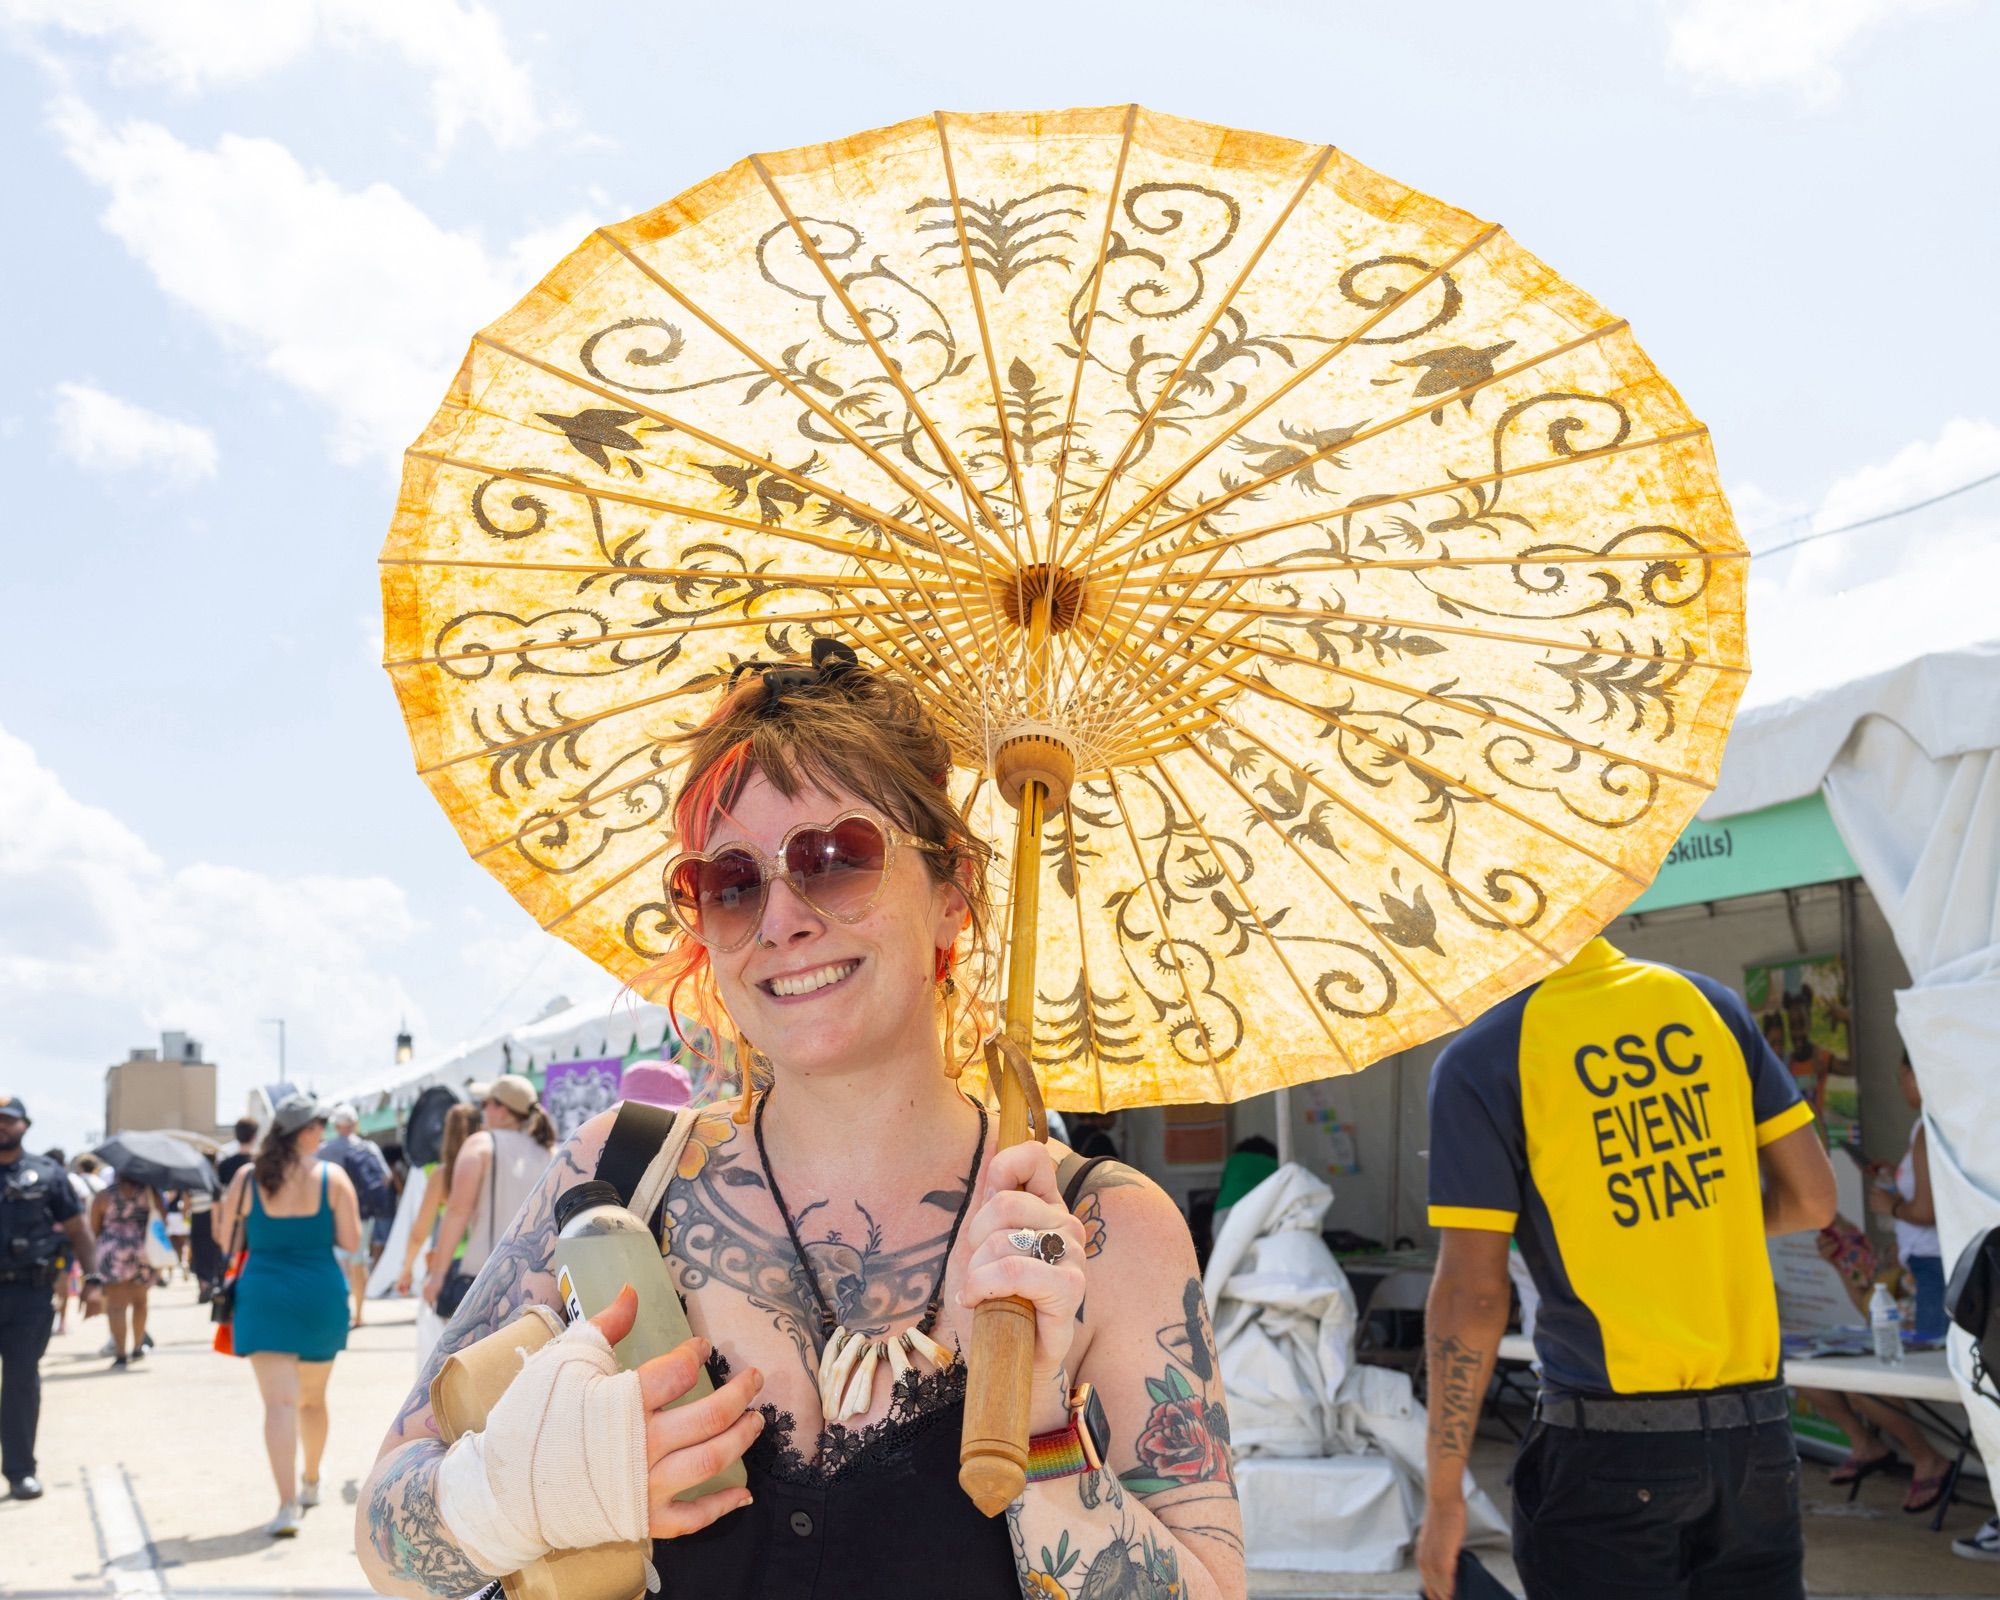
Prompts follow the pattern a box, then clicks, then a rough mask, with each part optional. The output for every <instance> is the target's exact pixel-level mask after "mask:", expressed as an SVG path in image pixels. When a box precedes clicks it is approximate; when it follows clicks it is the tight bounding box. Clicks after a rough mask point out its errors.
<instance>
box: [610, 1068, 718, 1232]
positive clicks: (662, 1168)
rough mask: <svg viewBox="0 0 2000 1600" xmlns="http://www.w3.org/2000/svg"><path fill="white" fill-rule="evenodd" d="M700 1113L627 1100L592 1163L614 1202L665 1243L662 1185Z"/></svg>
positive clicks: (664, 1194) (687, 1109) (678, 1160)
mask: <svg viewBox="0 0 2000 1600" xmlns="http://www.w3.org/2000/svg"><path fill="white" fill-rule="evenodd" d="M700 1120H701V1112H700V1111H699V1110H698V1109H696V1108H695V1107H694V1106H688V1107H686V1108H685V1109H683V1110H681V1111H679V1112H672V1111H669V1110H667V1109H666V1108H665V1107H664V1106H653V1105H647V1104H646V1103H645V1102H644V1101H640V1100H627V1101H625V1102H624V1104H622V1105H621V1106H619V1108H618V1115H617V1117H616V1118H615V1119H614V1120H613V1122H612V1124H611V1132H610V1133H608V1134H607V1135H605V1139H604V1149H603V1151H602V1153H600V1154H599V1156H598V1158H597V1176H598V1177H599V1178H600V1179H601V1180H602V1181H604V1182H605V1183H608V1184H610V1185H611V1187H612V1188H614V1189H616V1190H617V1191H618V1198H619V1199H620V1200H622V1201H623V1202H624V1203H625V1205H626V1207H627V1208H628V1209H629V1210H630V1211H631V1212H632V1213H633V1214H634V1215H635V1216H639V1217H644V1218H645V1219H646V1221H647V1224H648V1226H650V1227H651V1228H652V1229H653V1231H654V1232H655V1233H657V1234H661V1235H662V1236H663V1237H662V1240H661V1242H662V1246H664V1244H665V1239H664V1232H665V1224H664V1217H663V1216H660V1215H656V1213H661V1212H663V1211H664V1202H665V1199H666V1192H667V1184H668V1183H669V1182H670V1181H671V1180H672V1178H673V1173H674V1168H675V1167H677V1166H679V1165H680V1159H681V1152H682V1151H683V1150H685V1149H686V1148H687V1142H688V1139H689V1136H690V1135H692V1134H693V1132H694V1128H695V1124H696V1123H697V1122H699V1121H700Z"/></svg>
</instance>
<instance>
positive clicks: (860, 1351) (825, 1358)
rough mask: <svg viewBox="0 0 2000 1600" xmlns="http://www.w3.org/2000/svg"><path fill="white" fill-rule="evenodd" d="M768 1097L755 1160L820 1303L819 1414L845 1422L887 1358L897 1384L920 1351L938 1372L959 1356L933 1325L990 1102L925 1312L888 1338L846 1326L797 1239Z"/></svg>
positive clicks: (871, 1392)
mask: <svg viewBox="0 0 2000 1600" xmlns="http://www.w3.org/2000/svg"><path fill="white" fill-rule="evenodd" d="M770 1103H771V1097H770V1095H769V1093H766V1094H765V1095H764V1096H763V1098H762V1099H760V1100H759V1101H758V1102H757V1117H756V1121H755V1123H754V1124H753V1129H754V1132H755V1133H756V1136H757V1160H758V1162H759V1163H760V1164H761V1165H762V1167H763V1168H764V1182H765V1183H767V1184H768V1185H770V1189H771V1198H772V1199H773V1200H775V1201H776V1202H777V1205H778V1215H779V1216H780V1217H782V1218H783V1219H784V1222H785V1236H786V1237H787V1238H788V1239H790V1240H791V1241H792V1253H793V1254H794V1255H796V1256H797V1257H798V1261H799V1273H800V1276H802V1277H803V1278H804V1279H805V1280H806V1288H807V1289H808V1290H809V1291H811V1294H812V1297H813V1304H814V1305H816V1306H818V1307H819V1331H820V1340H821V1343H820V1352H819V1409H820V1415H821V1416H822V1417H824V1418H825V1419H826V1421H827V1422H828V1423H829V1424H831V1423H835V1422H845V1421H846V1420H847V1419H848V1418H849V1417H858V1416H860V1415H861V1414H862V1413H863V1412H865V1411H867V1410H868V1409H869V1407H871V1406H872V1405H873V1404H874V1403H875V1375H876V1372H877V1370H878V1369H879V1368H880V1367H881V1365H882V1363H883V1362H884V1361H887V1363H888V1365H889V1371H890V1374H891V1377H890V1383H891V1385H892V1386H893V1385H894V1384H897V1383H900V1382H902V1380H903V1379H904V1378H905V1377H907V1376H908V1375H909V1374H910V1373H911V1372H912V1371H914V1370H915V1367H914V1364H913V1360H912V1358H913V1357H922V1358H923V1360H925V1361H926V1362H928V1363H929V1364H930V1365H931V1366H932V1367H934V1368H935V1369H936V1370H938V1371H939V1372H942V1371H944V1369H945V1368H946V1367H948V1366H950V1365H951V1364H952V1362H953V1361H954V1360H956V1359H957V1357H956V1355H955V1354H954V1352H952V1351H950V1350H947V1349H946V1348H945V1347H944V1346H943V1345H941V1344H939V1343H938V1342H937V1340H935V1339H933V1338H932V1337H931V1329H932V1327H933V1326H935V1325H936V1323H937V1316H938V1307H939V1304H940V1303H941V1299H942V1296H943V1294H944V1275H945V1272H946V1269H948V1268H949V1267H950V1265H951V1252H952V1247H953V1246H954V1245H956V1244H957V1243H958V1230H959V1229H960V1228H961V1227H962V1226H964V1223H965V1213H966V1211H967V1210H968V1209H970V1207H971V1205H972V1190H973V1186H974V1184H976V1183H977V1182H978V1180H979V1160H980V1157H982V1156H983V1155H985V1154H986V1108H985V1107H984V1106H978V1107H976V1108H975V1109H976V1110H977V1111H978V1112H979V1142H978V1143H977V1144H975V1145H974V1146H973V1147H972V1170H971V1171H969V1172H968V1173H966V1175H965V1198H964V1199H962V1200H961V1201H959V1203H958V1215H957V1216H955V1217H953V1218H952V1219H951V1234H950V1236H949V1237H948V1238H946V1240H945V1242H944V1254H943V1255H942V1256H940V1257H939V1258H938V1269H937V1277H936V1279H935V1280H934V1281H933V1282H932V1284H931V1292H930V1298H929V1299H928V1300H927V1301H926V1302H925V1303H924V1314H923V1315H922V1316H921V1317H919V1318H918V1319H917V1322H916V1325H915V1326H914V1327H909V1328H905V1329H904V1330H903V1331H902V1332H901V1333H898V1334H894V1335H891V1336H889V1337H887V1338H875V1337H873V1336H872V1335H869V1334H863V1333H857V1332H855V1331H854V1330H853V1329H851V1328H846V1327H842V1326H841V1325H840V1319H839V1318H837V1317H836V1316H834V1314H833V1308H832V1307H831V1306H829V1305H828V1304H827V1303H826V1296H825V1294H823V1293H822V1292H821V1290H820V1286H819V1276H818V1274H816V1273H815V1272H814V1271H813V1268H812V1262H811V1261H809V1260H808V1259H807V1258H806V1251H805V1246H804V1245H802V1244H800V1243H799V1230H798V1227H797V1225H796V1224H795V1223H794V1222H793V1221H792V1213H791V1210H790V1208H789V1207H787V1206H786V1204H785V1197H784V1194H783V1193H782V1192H781V1191H780V1190H779V1188H778V1180H777V1179H776V1178H775V1177H773V1176H772V1174H771V1158H770V1156H769V1155H767V1154H766V1153H765V1150H764V1107H765V1106H767V1105H769V1104H770Z"/></svg>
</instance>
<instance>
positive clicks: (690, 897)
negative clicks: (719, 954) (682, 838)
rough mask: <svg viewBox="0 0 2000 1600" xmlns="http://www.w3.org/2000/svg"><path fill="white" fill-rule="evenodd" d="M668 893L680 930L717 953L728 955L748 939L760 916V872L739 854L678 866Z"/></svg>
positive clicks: (751, 860) (743, 853)
mask: <svg viewBox="0 0 2000 1600" xmlns="http://www.w3.org/2000/svg"><path fill="white" fill-rule="evenodd" d="M667 890H668V893H669V895H670V896H671V897H672V899H673V904H674V914H675V915H676V916H677V917H679V918H680V922H681V926H682V927H684V928H686V929H687V931H688V932H689V933H691V934H693V935H694V936H695V937H696V938H697V939H699V940H701V942H702V943H703V944H706V945H712V946H714V947H715V948H717V949H721V950H733V949H735V948H736V946H737V945H739V944H741V943H742V942H743V941H744V940H745V939H747V938H749V936H750V935H751V934H752V933H753V932H754V931H755V930H756V927H757V922H758V919H759V918H760V917H761V916H762V915H763V911H764V874H763V870H762V868H760V867H759V866H758V864H757V859H756V857H754V856H752V855H750V854H749V853H748V852H747V851H743V850H725V851H723V852H722V853H721V854H720V855H718V856H716V857H714V858H713V859H710V860H702V859H699V858H697V859H694V860H690V861H683V862H681V863H680V865H679V866H677V867H676V868H675V869H674V873H673V877H672V879H671V880H670V881H669V883H668V885H667Z"/></svg>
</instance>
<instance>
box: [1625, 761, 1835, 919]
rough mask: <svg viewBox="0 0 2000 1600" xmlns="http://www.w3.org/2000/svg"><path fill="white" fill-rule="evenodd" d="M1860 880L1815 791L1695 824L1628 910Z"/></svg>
mask: <svg viewBox="0 0 2000 1600" xmlns="http://www.w3.org/2000/svg"><path fill="white" fill-rule="evenodd" d="M1858 876H1860V868H1858V867H1857V866H1855V864H1854V858H1853V857H1852V856H1851V855H1849V854H1848V853H1847V845H1846V844H1845V843H1844V842H1843V841H1842V839H1841V837H1840V830H1839V829H1837V828H1836V827H1834V825H1833V817H1832V814H1831V813H1829V812H1828V810H1827V809H1826V796H1825V795H1823V794H1821V793H1820V792H1819V791H1818V790H1817V789H1815V790H1814V791H1813V792H1812V793H1811V794H1809V795H1802V796H1801V797H1800V798H1798V799H1797V800H1787V801H1784V802H1783V803H1782V804H1780V805H1775V806H1766V807H1765V808H1764V809H1763V810H1762V811H1746V812H1744V813H1743V814H1742V815H1741V816H1735V817H1722V818H1719V819H1717V820H1716V821H1714V822H1704V821H1702V820H1701V819H1700V818H1696V819H1695V820H1694V821H1693V822H1691V823H1689V824H1688V827H1687V831H1686V832H1685V833H1683V834H1682V835H1681V836H1680V838H1679V840H1678V841H1677V842H1676V843H1675V845H1674V847H1673V849H1672V850H1670V851H1668V852H1667V859H1666V860H1665V861H1663V862H1662V863H1661V864H1660V870H1659V872H1658V873H1657V874H1655V875H1654V878H1653V886H1652V887H1651V888H1650V889H1648V890H1647V891H1646V892H1645V893H1644V894H1642V895H1641V896H1639V898H1638V899H1637V900H1634V901H1633V902H1632V904H1631V906H1630V907H1629V908H1628V909H1630V910H1632V911H1664V910H1665V909H1666V908H1667V907H1669V906H1688V905H1699V904H1701V903H1703V902H1705V901H1709V900H1733V899H1735V898H1736V897H1737V896H1738V895H1746V894H1768V893H1769V892H1770V891H1772V890H1774V889H1796V888H1800V887H1803V886H1804V885H1806V884H1809V883H1832V882H1835V881H1837V880H1839V879H1841V878H1853V877H1858Z"/></svg>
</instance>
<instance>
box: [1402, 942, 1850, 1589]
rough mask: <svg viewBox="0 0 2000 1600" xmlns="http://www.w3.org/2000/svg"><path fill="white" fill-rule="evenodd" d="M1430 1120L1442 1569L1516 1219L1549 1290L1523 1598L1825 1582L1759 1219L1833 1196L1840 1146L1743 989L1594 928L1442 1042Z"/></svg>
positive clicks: (1428, 1538) (1438, 1574)
mask: <svg viewBox="0 0 2000 1600" xmlns="http://www.w3.org/2000/svg"><path fill="white" fill-rule="evenodd" d="M1430 1139H1431V1150H1430V1158H1431V1159H1430V1201H1431V1205H1430V1222H1431V1226H1432V1227H1434V1228H1436V1229H1438V1230H1439V1234H1440V1248H1439V1254H1438V1269H1437V1276H1436V1278H1435V1279H1434V1280H1433V1283H1432V1286H1431V1297H1430V1304H1429V1307H1428V1311H1427V1315H1426V1319H1425V1335H1426V1347H1427V1352H1428V1361H1429V1370H1430V1401H1429V1434H1430V1438H1429V1473H1428V1482H1427V1483H1426V1486H1425V1508H1424V1526H1423V1532H1422V1536H1421V1538H1420V1539H1419V1540H1418V1545H1417V1563H1418V1566H1419V1568H1420V1569H1421V1570H1422V1573H1423V1578H1424V1588H1425V1592H1426V1593H1428V1594H1431V1595H1433V1596H1435V1597H1436V1600H1450V1597H1451V1595H1452V1593H1453V1587H1454V1583H1453V1580H1454V1576H1455V1568H1456V1564H1457V1560H1458V1555H1459V1546H1460V1544H1461V1542H1462V1540H1463V1537H1464V1531H1465V1502H1464V1498H1463V1494H1462V1491H1461V1485H1462V1483H1463V1481H1464V1476H1465V1458H1466V1455H1467V1453H1468V1451H1469V1450H1470V1448H1471V1442H1472V1430H1473V1429H1474V1428H1475V1427H1476V1426H1477V1425H1478V1422H1479V1410H1480V1404H1481V1402H1482V1400H1483V1399H1484V1398H1485V1395H1486V1385H1487V1381H1488V1378H1489V1376H1490V1375H1491V1373H1492V1370H1493V1357H1494V1351H1495V1348H1496V1346H1497V1345H1498V1344H1499V1341H1500V1336H1501V1334H1502V1333H1503V1332H1504V1331H1505V1328H1506V1321H1507V1309H1508V1277H1507V1245H1508V1240H1509V1239H1510V1238H1512V1239H1514V1240H1515V1241H1517V1242H1518V1243H1519V1245H1520V1249H1521V1255H1522V1257H1523V1258H1524V1260H1525V1262H1526V1264H1527V1267H1528V1270H1529V1272H1530V1274H1531V1275H1532V1276H1533V1278H1534V1281H1535V1287H1536V1289H1537V1290H1539V1291H1540V1295H1541V1304H1540V1307H1539V1309H1538V1310H1537V1313H1536V1317H1535V1351H1536V1355H1537V1357H1538V1358H1539V1361H1540V1365H1541V1368H1542V1390H1541V1396H1540V1399H1539V1401H1538V1402H1537V1404H1536V1408H1535V1422H1534V1425H1533V1427H1531V1428H1530V1429H1529V1431H1528V1434H1527V1437H1526V1439H1525V1440H1524V1441H1523V1442H1522V1445H1521V1452H1520V1455H1519V1457H1518V1459H1517V1460H1516V1462H1515V1465H1514V1474H1513V1484H1514V1561H1515V1565H1516V1567H1517V1568H1518V1569H1519V1571H1520V1574H1521V1579H1522V1582H1523V1584H1524V1586H1525V1587H1526V1590H1527V1593H1528V1600H1571V1597H1573V1596H1587V1597H1596V1596H1600V1595H1604V1594H1608V1593H1610V1592H1611V1590H1612V1589H1613V1588H1615V1589H1616V1591H1617V1593H1618V1594H1619V1595H1620V1596H1621V1597H1622V1600H1688V1597H1689V1596H1691V1595H1755V1596H1757V1600H1804V1594H1805V1588H1804V1585H1803V1582H1802V1580H1801V1574H1800V1563H1801V1560H1802V1557H1803V1553H1804V1546H1803V1539H1802V1536H1801V1531H1800V1523H1799V1501H1798V1456H1797V1453H1796V1451H1795V1449H1794V1446H1793V1443H1792V1431H1791V1404H1790V1400H1789V1398H1788V1396H1787V1395H1786V1393H1785V1389H1784V1385H1783V1382H1782V1381H1781V1379H1780V1377H1779V1363H1778V1307H1777V1297H1776V1294H1775V1292H1774V1289H1773V1285H1772V1281H1771V1265H1770V1258H1769V1256H1768V1254H1767V1252H1766V1249H1765V1243H1764V1241H1765V1239H1766V1237H1767V1236H1770V1235H1774V1234H1781V1233H1792V1232H1798V1231H1804V1230H1808V1229H1817V1228H1820V1227H1822V1226H1824V1225H1825V1224H1826V1223H1827V1222H1828V1221H1829V1220H1831V1218H1832V1216H1833V1209H1834V1188H1833V1169H1832V1167H1831V1166H1830V1165H1829V1164H1828V1162H1827V1158H1826V1149H1825V1147H1824V1146H1823V1145H1822V1144H1821V1143H1820V1136H1819V1131H1818V1129H1817V1128H1815V1127H1814V1126H1813V1108H1812V1107H1811V1105H1809V1104H1808V1103H1806V1102H1805V1101H1804V1100H1803V1099H1802V1098H1801V1097H1800V1095H1799V1090H1798V1086H1797V1084H1795V1083H1794V1082H1793V1080H1792V1076H1791V1074H1790V1073H1788V1072H1787V1071H1786V1070H1785V1069H1784V1067H1783V1065H1782V1064H1781V1063H1780V1062H1779V1061H1778V1058H1777V1057H1776V1056H1775V1055H1773V1054H1772V1052H1771V1047H1770V1046H1769V1045H1768V1044H1767V1043H1766V1042H1765V1041H1764V1038H1763V1035H1761V1034H1760V1033H1759V1032H1758V1031H1757V1026H1756V1024H1755V1023H1754V1022H1752V1021H1751V1018H1750V1013H1749V1012H1748V1011H1747V1010H1746V1009H1745V1008H1744V1005H1743V1002H1742V1001H1741V1000H1740V999H1738V998H1737V996H1736V995H1735V994H1734V993H1732V992H1731V991H1730V990H1729V989H1728V988H1727V987H1725V986H1724V985H1723V984H1720V983H1717V982H1716V981H1715V980H1714V979H1712V978H1707V977H1704V976H1702V975H1701V974H1699V973H1693V972H1679V971H1676V970H1675V969H1674V968H1672V967H1665V966H1660V965H1657V964H1655V963H1652V962H1646V961H1635V960H1633V959H1632V958H1631V957H1629V956H1626V955H1624V954H1622V953H1621V952H1619V951H1618V950H1616V949H1614V948H1612V946H1611V945H1609V944H1607V943H1606V942H1605V941H1604V940H1602V939H1593V940H1592V941H1591V942H1590V943H1589V944H1588V945H1586V946H1585V947H1584V949H1583V950H1582V951H1581V952H1579V954H1578V955H1577V956H1576V958H1575V959H1574V960H1573V961H1571V962H1570V964H1569V965H1568V966H1566V967H1564V968H1563V969H1562V970H1561V971H1560V972H1556V973H1553V974H1551V975H1550V976H1549V977H1548V978H1546V979H1544V980H1543V981H1542V982H1540V983H1538V984H1536V985H1534V986H1533V987H1531V988H1529V989H1526V990H1524V991H1522V992H1521V993H1520V994H1517V995H1515V996H1513V997H1512V998H1511V999H1508V1000H1503V1001H1501V1002H1500V1004H1499V1005H1497V1006H1495V1007H1494V1008H1493V1009H1492V1010H1490V1011H1488V1012H1487V1013H1486V1014H1485V1015H1484V1016H1483V1017H1481V1018H1479V1020H1478V1021H1476V1022H1474V1023H1473V1024H1472V1025H1471V1026H1470V1027H1468V1028H1466V1029H1465V1030H1464V1031H1463V1032H1462V1033H1460V1034H1459V1035H1458V1037H1457V1038H1456V1039H1454V1040H1453V1041H1452V1042H1451V1044H1450V1045H1449V1046H1447V1047H1446V1049H1445V1051H1444V1053H1443V1054H1442V1055H1440V1056H1439V1057H1438V1063H1437V1067H1436V1069H1435V1071H1434V1073H1433V1074H1432V1078H1431V1102H1430ZM1613 1574H1615V1579H1614V1577H1613V1576H1612V1575H1613Z"/></svg>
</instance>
